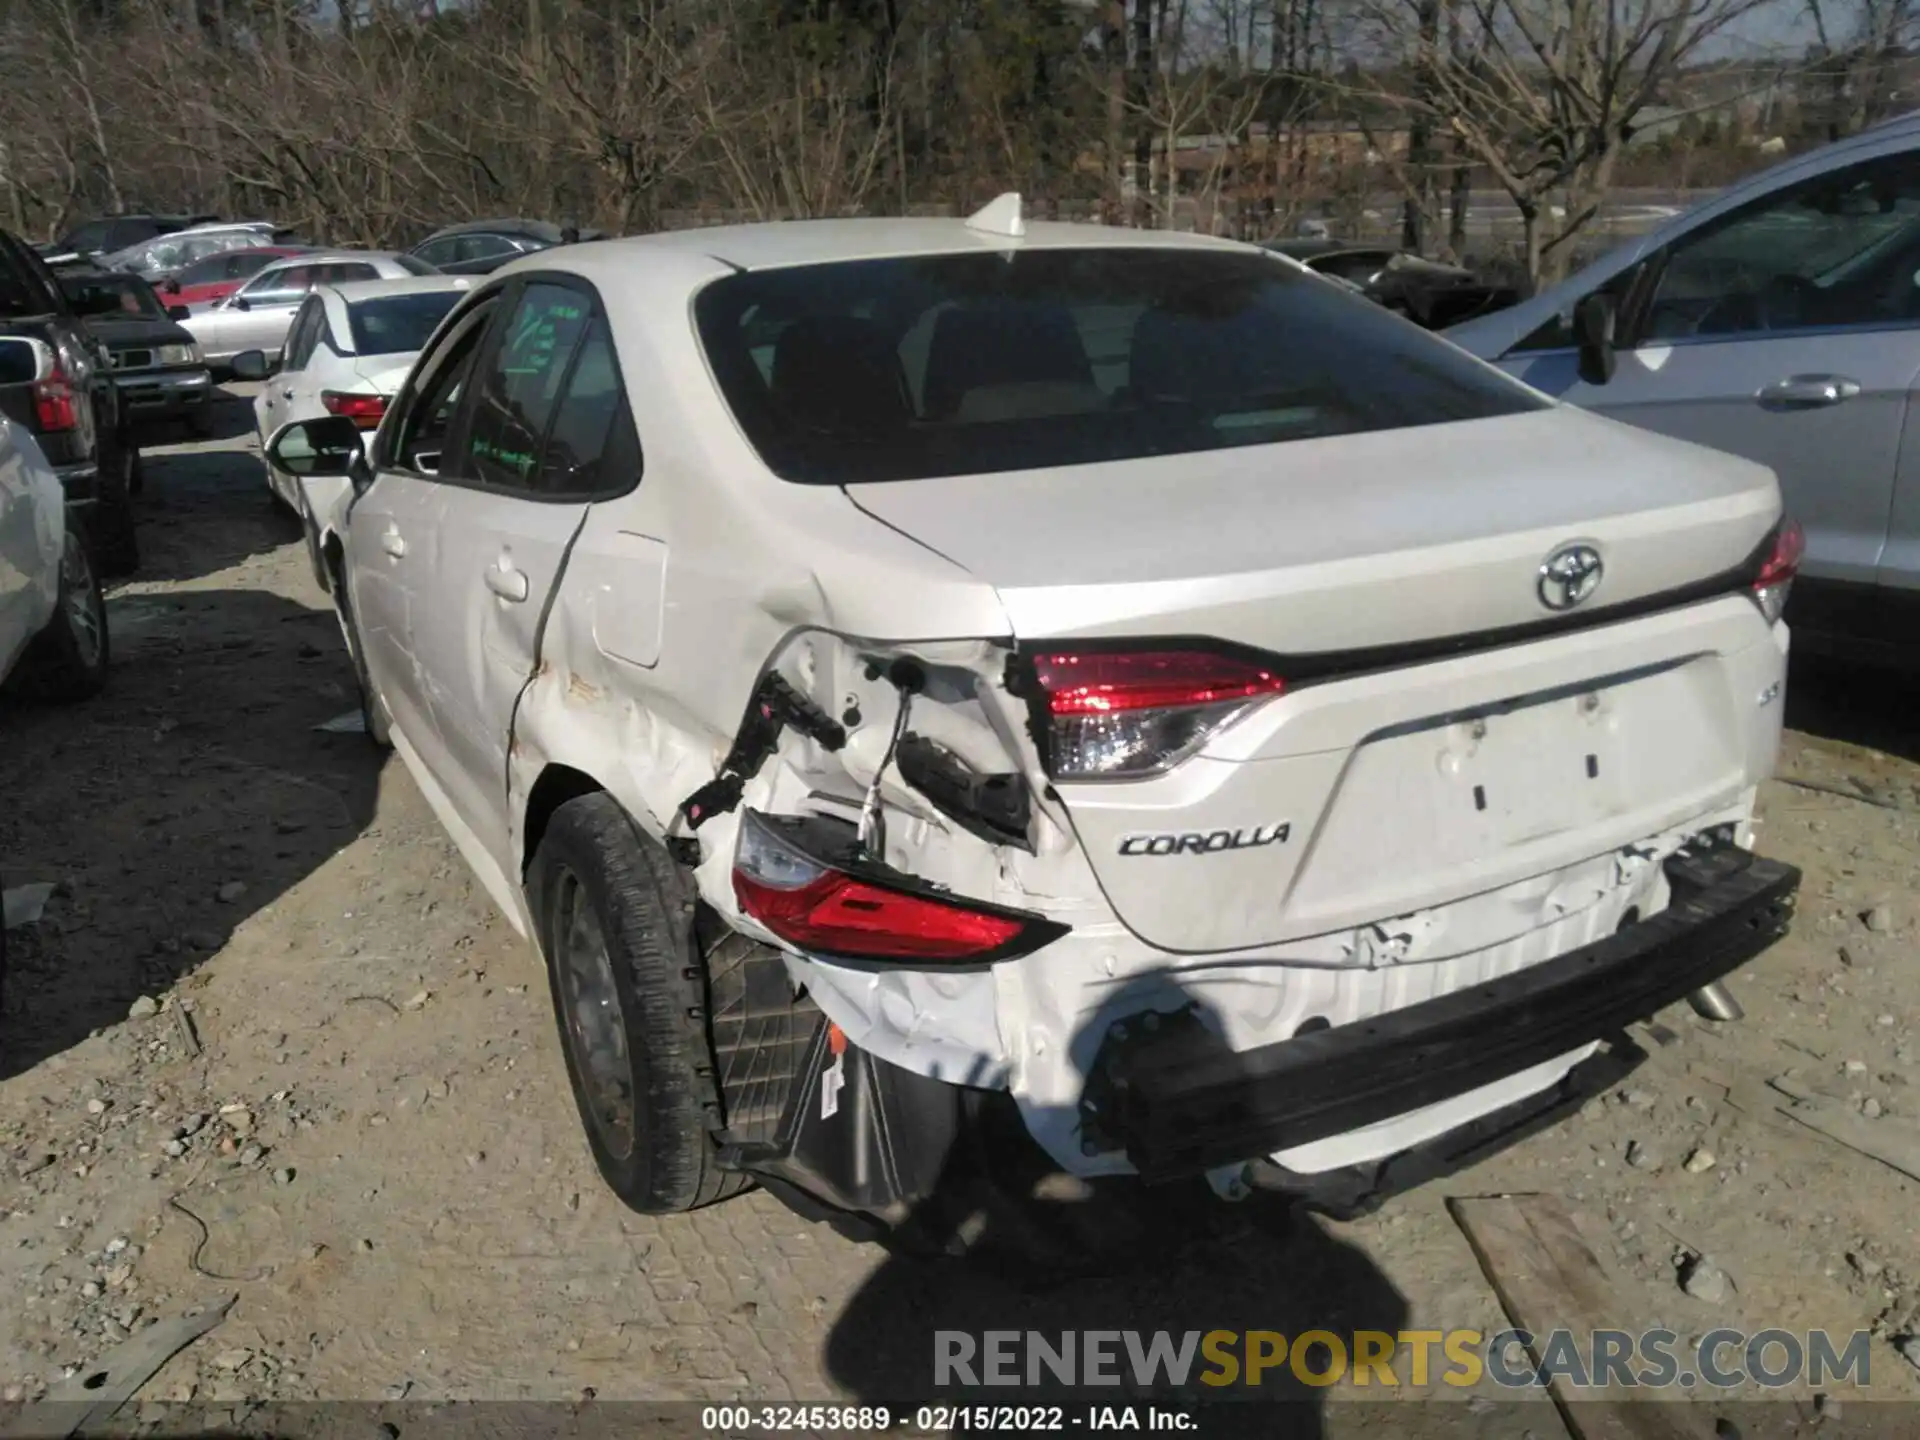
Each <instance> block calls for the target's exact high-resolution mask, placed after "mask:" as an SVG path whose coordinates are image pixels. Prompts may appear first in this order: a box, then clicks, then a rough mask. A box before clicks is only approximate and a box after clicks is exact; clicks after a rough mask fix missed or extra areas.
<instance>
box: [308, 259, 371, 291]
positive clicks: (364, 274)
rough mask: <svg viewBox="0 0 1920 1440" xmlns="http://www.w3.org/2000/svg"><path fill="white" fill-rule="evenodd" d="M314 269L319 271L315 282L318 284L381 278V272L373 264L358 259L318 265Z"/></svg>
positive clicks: (340, 283)
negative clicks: (344, 262) (345, 263)
mask: <svg viewBox="0 0 1920 1440" xmlns="http://www.w3.org/2000/svg"><path fill="white" fill-rule="evenodd" d="M314 269H315V270H316V271H318V272H319V273H318V278H317V279H315V280H314V282H313V283H314V284H316V285H344V284H346V283H347V281H349V280H378V279H379V278H380V272H379V271H378V270H376V269H375V268H374V267H373V266H371V265H368V264H365V263H363V262H358V261H356V262H354V263H353V264H348V265H316V266H315V267H314Z"/></svg>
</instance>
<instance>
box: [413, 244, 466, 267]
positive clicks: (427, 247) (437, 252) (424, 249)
mask: <svg viewBox="0 0 1920 1440" xmlns="http://www.w3.org/2000/svg"><path fill="white" fill-rule="evenodd" d="M455 248H456V246H455V242H454V241H453V240H451V239H446V240H429V241H427V242H426V243H425V244H423V245H420V246H418V247H417V248H415V249H414V250H413V251H412V252H411V253H412V255H413V257H414V258H415V259H416V260H424V261H426V263H427V264H429V265H444V264H446V263H447V262H448V261H449V260H451V259H453V254H454V250H455Z"/></svg>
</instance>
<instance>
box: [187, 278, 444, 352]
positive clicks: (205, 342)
mask: <svg viewBox="0 0 1920 1440" xmlns="http://www.w3.org/2000/svg"><path fill="white" fill-rule="evenodd" d="M434 273H435V271H434V269H433V267H432V266H431V265H428V264H426V263H425V262H424V261H421V260H416V259H415V258H414V257H413V256H411V255H401V254H396V253H395V252H394V251H391V250H316V251H314V252H312V253H310V254H306V255H290V256H288V257H287V258H286V259H284V260H281V261H277V262H276V263H274V264H272V265H269V266H267V267H266V268H265V269H264V270H262V271H261V272H260V273H259V274H258V275H255V276H254V277H253V278H252V279H251V280H249V281H248V282H247V283H246V284H245V285H242V286H241V287H240V288H239V289H238V290H236V291H234V293H233V294H231V295H229V296H227V298H226V299H224V300H219V301H216V302H215V303H214V304H212V305H210V306H208V307H207V308H206V309H205V310H201V311H198V312H196V313H195V314H193V315H192V316H190V317H188V318H187V319H186V320H183V321H181V322H180V323H181V324H183V325H185V326H186V327H187V329H188V330H189V331H191V332H192V334H193V338H194V340H195V341H196V342H197V343H198V344H199V346H200V352H201V354H203V355H204V356H205V357H206V360H207V363H208V364H209V365H212V366H215V367H224V366H225V365H227V364H228V363H229V362H230V361H231V360H232V359H233V357H234V356H235V355H238V354H240V353H241V352H242V351H243V350H259V351H261V352H263V353H264V354H265V355H266V357H267V358H268V359H269V360H270V361H271V360H278V359H279V357H280V352H281V350H282V349H283V348H284V347H285V345H286V343H287V332H288V331H289V330H290V329H292V327H293V317H294V315H295V313H296V312H297V311H298V310H299V309H300V302H301V301H303V300H305V299H306V298H307V295H308V293H309V292H310V291H311V290H312V289H313V287H314V286H316V285H341V284H345V283H347V282H348V281H352V280H404V279H406V278H407V277H408V276H410V275H432V274H434Z"/></svg>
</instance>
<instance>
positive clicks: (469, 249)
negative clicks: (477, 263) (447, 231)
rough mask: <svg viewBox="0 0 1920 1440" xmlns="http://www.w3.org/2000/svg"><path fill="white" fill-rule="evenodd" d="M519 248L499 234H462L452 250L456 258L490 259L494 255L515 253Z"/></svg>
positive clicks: (517, 252)
mask: <svg viewBox="0 0 1920 1440" xmlns="http://www.w3.org/2000/svg"><path fill="white" fill-rule="evenodd" d="M519 253H520V252H519V249H518V247H516V246H515V245H514V243H513V242H512V241H511V240H509V239H507V238H506V237H504V236H501V235H462V236H461V237H460V243H459V245H458V247H457V248H456V249H455V251H454V259H456V260H491V259H492V258H493V257H494V256H496V255H517V254H519Z"/></svg>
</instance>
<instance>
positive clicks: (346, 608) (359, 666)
mask: <svg viewBox="0 0 1920 1440" xmlns="http://www.w3.org/2000/svg"><path fill="white" fill-rule="evenodd" d="M275 498H276V499H277V498H278V497H277V496H276V497H275ZM333 603H334V607H335V609H336V610H337V611H338V612H339V615H340V638H341V639H342V640H344V641H345V642H346V646H347V659H348V661H349V662H351V664H352V665H353V678H354V680H355V682H357V683H358V685H359V686H360V722H361V724H362V725H364V726H365V727H366V731H367V739H368V740H370V741H372V742H373V747H374V748H375V749H376V750H391V749H392V748H393V725H392V717H390V716H389V715H388V714H387V706H386V702H385V701H384V700H382V699H381V698H380V697H379V695H377V694H376V693H375V692H374V688H373V678H372V677H371V676H370V675H368V673H367V661H366V657H365V656H364V655H362V654H361V652H360V626H359V624H358V622H356V621H355V620H354V618H353V600H352V598H351V597H350V596H349V595H348V594H347V577H346V576H345V575H343V574H341V573H340V566H339V564H338V563H337V562H336V563H335V564H334V565H333Z"/></svg>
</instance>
